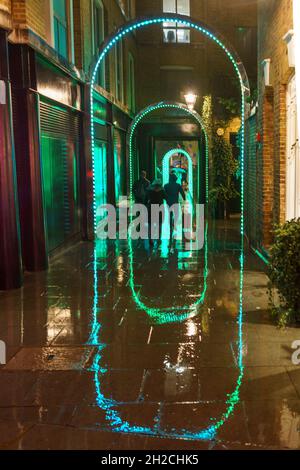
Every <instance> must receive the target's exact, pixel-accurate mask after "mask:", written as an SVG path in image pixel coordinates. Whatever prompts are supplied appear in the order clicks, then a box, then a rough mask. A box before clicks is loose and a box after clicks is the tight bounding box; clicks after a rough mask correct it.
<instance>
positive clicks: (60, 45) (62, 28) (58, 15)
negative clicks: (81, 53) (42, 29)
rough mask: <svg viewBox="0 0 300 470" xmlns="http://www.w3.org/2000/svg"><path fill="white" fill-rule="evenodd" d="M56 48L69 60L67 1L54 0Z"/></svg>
mask: <svg viewBox="0 0 300 470" xmlns="http://www.w3.org/2000/svg"><path fill="white" fill-rule="evenodd" d="M53 29H54V47H55V49H56V51H57V52H58V53H59V54H60V55H61V56H63V57H64V58H65V59H67V58H68V18H67V5H66V0H53Z"/></svg>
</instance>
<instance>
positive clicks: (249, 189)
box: [245, 115, 258, 245]
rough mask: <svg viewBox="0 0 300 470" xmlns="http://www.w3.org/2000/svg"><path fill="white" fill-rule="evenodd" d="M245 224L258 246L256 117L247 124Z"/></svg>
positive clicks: (252, 242) (252, 239)
mask: <svg viewBox="0 0 300 470" xmlns="http://www.w3.org/2000/svg"><path fill="white" fill-rule="evenodd" d="M245 144H246V145H245V155H246V158H245V174H246V178H245V224H246V233H247V236H248V239H249V241H250V243H251V244H252V245H255V244H256V240H257V233H256V230H257V226H256V223H255V220H256V217H257V214H256V192H257V181H256V174H257V155H256V154H257V146H258V143H257V139H256V115H254V116H251V117H250V118H249V119H248V120H247V122H246V142H245Z"/></svg>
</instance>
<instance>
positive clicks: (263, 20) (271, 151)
mask: <svg viewBox="0 0 300 470" xmlns="http://www.w3.org/2000/svg"><path fill="white" fill-rule="evenodd" d="M292 13H293V8H292V0H268V1H265V0H259V1H258V65H259V69H258V103H259V107H258V115H257V122H258V131H259V132H260V133H261V135H262V146H261V149H260V150H259V152H258V168H257V179H258V197H257V207H256V212H257V218H256V224H257V240H256V241H257V243H259V244H261V245H263V246H265V247H268V245H269V244H270V243H271V242H272V236H271V233H270V232H271V230H272V226H273V224H274V223H278V222H282V221H284V219H285V177H286V176H285V166H286V86H287V83H288V81H289V79H290V78H291V76H292V75H293V73H294V70H293V69H291V68H289V65H288V57H287V47H286V44H285V42H284V41H283V39H282V38H283V36H284V35H285V34H286V33H287V32H288V31H289V30H290V29H293V15H292ZM264 59H271V65H270V87H269V86H268V87H265V84H264V77H263V67H262V66H261V62H262V61H263V60H264Z"/></svg>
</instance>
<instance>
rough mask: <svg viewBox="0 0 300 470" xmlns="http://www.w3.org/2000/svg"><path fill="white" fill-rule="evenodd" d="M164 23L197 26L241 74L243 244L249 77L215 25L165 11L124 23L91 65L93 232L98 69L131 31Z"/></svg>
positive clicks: (235, 53)
mask: <svg viewBox="0 0 300 470" xmlns="http://www.w3.org/2000/svg"><path fill="white" fill-rule="evenodd" d="M164 22H169V23H177V24H179V25H182V26H185V27H187V28H190V29H195V30H196V31H198V32H200V33H201V34H203V35H204V36H206V37H207V38H209V39H210V40H211V41H213V42H214V43H215V44H216V45H217V46H219V47H220V48H221V49H222V50H223V51H224V53H225V55H226V56H227V58H228V59H229V61H230V62H231V64H232V66H233V68H234V71H235V73H236V75H237V77H238V80H239V83H240V87H241V118H242V119H241V120H242V125H241V148H240V156H241V158H240V161H241V225H240V228H241V230H240V231H241V237H242V243H243V236H244V172H245V165H244V159H245V118H246V114H247V113H248V112H249V106H248V107H247V105H246V103H247V98H248V97H249V96H250V87H249V80H248V77H247V73H246V70H245V68H244V65H243V62H242V61H241V60H240V58H239V56H238V54H237V52H236V51H235V50H234V49H233V47H232V46H231V45H230V44H229V43H228V42H227V41H226V39H225V38H224V37H223V36H222V35H221V34H220V33H218V32H217V31H215V30H214V28H212V27H210V26H208V25H206V24H205V23H203V22H201V21H197V20H194V19H192V18H191V19H190V18H187V17H186V16H183V15H177V14H170V13H168V14H163V15H162V16H158V17H149V18H145V19H137V20H134V21H132V22H129V23H127V24H125V25H124V26H122V27H121V28H120V29H119V30H118V31H117V32H116V33H115V34H113V35H112V36H110V37H109V38H108V39H107V40H106V41H105V42H104V44H103V45H102V47H101V48H100V50H99V52H98V54H97V58H96V60H95V63H94V65H93V66H92V80H91V87H90V104H91V153H92V165H93V215H94V233H96V230H97V207H96V198H95V195H96V187H97V178H96V175H95V128H94V85H95V83H96V77H97V72H98V69H99V66H100V64H101V62H102V61H103V60H104V58H105V56H106V55H107V54H108V52H109V51H110V50H111V49H112V48H113V47H114V46H115V45H116V44H117V43H118V42H119V41H121V40H122V39H123V38H124V37H125V36H127V35H129V34H131V33H132V32H134V31H136V30H138V29H141V28H144V27H147V26H151V25H158V24H162V23H164Z"/></svg>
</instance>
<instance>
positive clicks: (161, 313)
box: [128, 101, 209, 324]
mask: <svg viewBox="0 0 300 470" xmlns="http://www.w3.org/2000/svg"><path fill="white" fill-rule="evenodd" d="M158 109H176V110H178V109H179V110H181V111H184V112H185V113H187V114H188V115H189V116H191V117H193V118H194V119H195V120H196V121H197V122H198V124H199V126H200V128H201V130H202V131H203V133H204V137H205V164H206V177H205V180H206V181H205V185H206V201H208V164H209V161H208V158H209V145H208V135H207V132H206V128H205V126H204V124H203V121H202V119H201V117H200V115H199V114H198V113H197V112H196V111H194V110H190V109H189V108H188V107H187V106H186V105H185V104H183V103H176V102H168V101H161V102H159V103H155V104H151V105H150V106H148V107H147V108H145V109H143V110H142V111H140V113H139V114H138V115H137V116H136V117H135V119H134V120H133V122H132V123H131V126H130V128H129V131H128V146H129V162H130V165H129V166H130V177H129V180H130V199H132V186H133V181H134V172H133V160H134V153H135V149H134V135H135V132H136V129H137V127H138V126H139V124H140V123H141V122H142V120H143V119H144V118H145V117H146V116H148V115H149V114H150V113H152V112H154V111H157V110H158ZM188 155H189V154H188ZM207 234H208V223H207V224H206V228H205V248H204V250H205V254H204V256H205V265H204V272H203V278H204V283H203V289H202V292H201V294H200V295H199V298H198V300H197V301H196V302H194V303H193V304H192V305H189V306H177V307H169V308H154V307H148V306H147V305H146V304H145V303H144V302H143V301H142V300H141V299H140V297H139V294H138V293H137V291H136V286H135V284H136V283H135V277H134V268H133V265H134V262H133V258H134V254H133V247H132V240H131V237H130V236H129V237H128V247H129V270H130V277H129V286H130V289H131V292H132V297H133V299H134V301H135V303H136V305H137V306H138V307H139V308H140V309H142V310H144V311H145V312H146V313H147V315H148V316H149V317H151V318H152V320H153V321H155V322H156V323H157V324H166V323H179V322H183V321H185V320H187V319H188V318H192V317H194V316H195V315H197V313H198V308H199V306H200V305H202V304H203V302H204V299H205V295H206V291H207V276H208V250H207V243H208V240H207ZM166 238H167V237H166ZM166 241H167V240H163V244H165V242H166ZM166 251H167V250H166Z"/></svg>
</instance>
